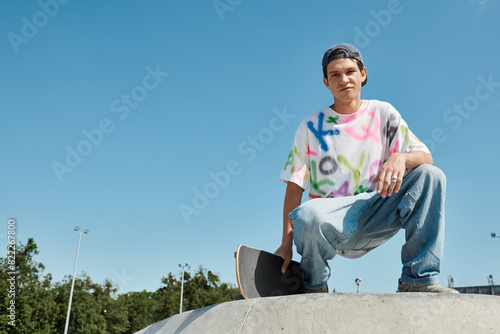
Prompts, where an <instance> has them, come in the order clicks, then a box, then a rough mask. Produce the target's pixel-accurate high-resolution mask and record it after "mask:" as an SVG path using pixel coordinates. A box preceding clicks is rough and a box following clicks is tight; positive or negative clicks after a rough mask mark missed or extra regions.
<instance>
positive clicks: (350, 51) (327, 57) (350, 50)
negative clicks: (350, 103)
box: [322, 43, 368, 86]
mask: <svg viewBox="0 0 500 334" xmlns="http://www.w3.org/2000/svg"><path fill="white" fill-rule="evenodd" d="M337 49H343V50H345V51H346V52H343V53H340V54H336V55H331V54H332V52H333V51H335V50H337ZM340 58H354V59H356V60H357V61H359V62H360V63H361V64H363V66H365V64H364V63H363V57H361V52H359V50H358V48H357V47H355V46H354V45H352V44H348V43H340V44H336V45H334V46H332V47H331V48H329V49H328V50H326V52H325V54H324V55H323V62H322V65H323V74H326V67H327V66H328V64H330V62H331V61H333V60H335V59H340ZM325 77H326V75H325ZM367 81H368V77H366V79H365V81H363V83H362V84H361V86H364V85H366V82H367Z"/></svg>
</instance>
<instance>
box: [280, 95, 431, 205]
mask: <svg viewBox="0 0 500 334" xmlns="http://www.w3.org/2000/svg"><path fill="white" fill-rule="evenodd" d="M412 151H424V152H427V153H429V150H428V149H427V147H426V146H425V145H424V144H423V143H422V142H421V141H420V140H418V138H417V137H416V136H415V135H414V134H413V133H412V132H411V131H410V129H409V128H408V125H407V124H406V122H405V121H404V120H403V119H402V118H401V115H400V114H399V112H398V111H397V110H396V109H394V107H393V106H392V105H390V104H389V103H387V102H381V101H377V100H363V101H362V104H361V107H360V109H359V110H358V111H357V112H355V113H354V114H349V115H343V114H339V113H337V112H335V111H334V110H332V109H331V108H329V107H328V108H324V109H322V110H320V111H317V112H315V113H313V114H312V115H310V116H309V117H307V118H306V119H304V120H303V121H302V122H301V123H300V125H299V128H298V129H297V132H296V134H295V140H294V143H293V147H292V150H291V151H290V154H289V155H288V159H287V161H286V164H285V167H284V168H283V171H282V172H281V175H280V180H282V181H284V182H288V181H291V182H294V183H296V184H297V185H299V186H300V187H302V188H303V189H304V190H307V189H309V188H311V189H310V191H309V198H318V197H343V196H352V195H356V194H360V193H363V192H370V191H374V190H375V189H376V186H377V185H376V184H374V183H371V182H370V181H371V180H373V179H374V178H375V176H377V174H378V173H379V171H380V168H381V167H382V164H383V163H384V162H385V161H386V160H387V159H388V158H389V156H390V155H391V154H392V153H395V152H412Z"/></svg>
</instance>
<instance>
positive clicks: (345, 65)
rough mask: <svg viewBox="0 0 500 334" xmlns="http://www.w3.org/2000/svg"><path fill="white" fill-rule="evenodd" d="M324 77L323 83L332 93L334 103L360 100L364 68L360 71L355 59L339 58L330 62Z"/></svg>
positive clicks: (364, 74) (364, 73) (364, 75)
mask: <svg viewBox="0 0 500 334" xmlns="http://www.w3.org/2000/svg"><path fill="white" fill-rule="evenodd" d="M326 76H327V77H326V78H323V82H324V84H325V86H326V88H327V89H328V90H329V91H330V92H332V94H333V97H334V99H335V101H337V102H351V101H353V100H359V99H360V96H361V84H362V83H363V81H364V80H365V79H366V68H363V70H361V71H360V70H359V67H358V63H357V62H356V60H355V59H352V58H340V59H335V60H334V61H331V62H330V63H329V64H328V66H327V67H326Z"/></svg>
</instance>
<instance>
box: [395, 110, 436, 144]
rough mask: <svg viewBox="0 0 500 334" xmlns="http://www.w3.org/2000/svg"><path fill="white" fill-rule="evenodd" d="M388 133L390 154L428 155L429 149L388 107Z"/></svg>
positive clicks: (398, 115) (399, 116) (397, 114)
mask: <svg viewBox="0 0 500 334" xmlns="http://www.w3.org/2000/svg"><path fill="white" fill-rule="evenodd" d="M387 128H388V133H387V136H388V137H389V138H388V139H389V149H390V154H393V153H396V152H401V153H409V152H414V151H423V152H426V153H429V154H430V151H429V149H428V148H427V146H425V144H424V143H423V142H421V141H420V140H419V139H418V138H417V136H415V135H414V134H413V132H411V130H410V128H409V127H408V124H406V122H405V121H404V119H403V118H402V117H401V115H400V114H399V112H398V111H397V110H396V109H395V108H394V107H393V106H392V105H389V119H388V127H387Z"/></svg>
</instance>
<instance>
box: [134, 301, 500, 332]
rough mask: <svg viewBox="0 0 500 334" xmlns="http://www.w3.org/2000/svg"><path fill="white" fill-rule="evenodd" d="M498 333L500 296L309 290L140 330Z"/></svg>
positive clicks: (184, 316)
mask: <svg viewBox="0 0 500 334" xmlns="http://www.w3.org/2000/svg"><path fill="white" fill-rule="evenodd" d="M334 332H335V333H402V332H403V333H500V297H498V296H486V295H472V294H430V293H382V294H381V293H359V294H358V293H352V294H338V293H328V294H306V295H295V296H285V297H269V298H260V299H249V300H239V301H234V302H227V303H222V304H217V305H212V306H208V307H204V308H201V309H197V310H193V311H189V312H185V313H182V314H179V315H175V316H172V317H170V318H167V319H164V320H162V321H160V322H157V323H155V324H153V325H151V326H149V327H147V328H145V329H143V330H141V331H139V332H137V334H156V333H158V334H160V333H161V334H166V333H183V334H186V333H187V334H189V333H196V334H199V333H301V334H302V333H334Z"/></svg>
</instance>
